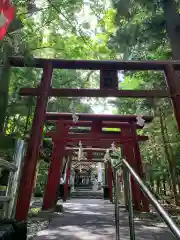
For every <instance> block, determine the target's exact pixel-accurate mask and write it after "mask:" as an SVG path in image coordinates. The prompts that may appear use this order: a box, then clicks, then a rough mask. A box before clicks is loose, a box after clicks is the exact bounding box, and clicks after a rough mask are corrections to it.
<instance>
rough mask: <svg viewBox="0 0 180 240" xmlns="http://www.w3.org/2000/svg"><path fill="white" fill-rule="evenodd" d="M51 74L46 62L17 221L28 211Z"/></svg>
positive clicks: (23, 174)
mask: <svg viewBox="0 0 180 240" xmlns="http://www.w3.org/2000/svg"><path fill="white" fill-rule="evenodd" d="M52 72H53V68H52V65H51V63H50V62H48V60H47V62H45V64H44V68H43V76H42V80H41V83H40V87H39V97H37V103H36V109H35V113H34V119H33V123H32V129H31V135H30V139H29V142H28V147H27V152H26V156H25V160H24V166H23V170H22V175H21V180H20V186H19V195H18V199H17V205H16V216H15V218H16V219H17V220H25V221H26V220H27V216H28V210H29V205H30V200H31V195H32V191H33V183H34V177H35V173H36V164H37V160H38V155H39V147H40V143H41V137H42V131H43V126H44V119H45V114H46V105H47V101H48V94H49V91H50V87H51V78H52Z"/></svg>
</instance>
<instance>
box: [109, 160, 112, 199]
mask: <svg viewBox="0 0 180 240" xmlns="http://www.w3.org/2000/svg"><path fill="white" fill-rule="evenodd" d="M112 176H113V173H112V167H111V163H110V162H108V191H109V200H110V201H111V202H113V191H112V187H113V185H112V180H113V179H112Z"/></svg>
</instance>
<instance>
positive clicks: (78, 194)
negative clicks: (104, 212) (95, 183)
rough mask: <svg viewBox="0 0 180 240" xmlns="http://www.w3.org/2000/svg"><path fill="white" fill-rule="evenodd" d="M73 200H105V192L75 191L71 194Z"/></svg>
mask: <svg viewBox="0 0 180 240" xmlns="http://www.w3.org/2000/svg"><path fill="white" fill-rule="evenodd" d="M71 198H86V199H103V192H93V191H87V190H86V191H82V190H81V191H74V192H72V193H71Z"/></svg>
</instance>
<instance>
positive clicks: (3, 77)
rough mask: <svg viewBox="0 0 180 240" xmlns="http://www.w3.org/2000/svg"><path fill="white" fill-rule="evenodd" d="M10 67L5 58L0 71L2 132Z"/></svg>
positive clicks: (0, 125) (0, 127)
mask: <svg viewBox="0 0 180 240" xmlns="http://www.w3.org/2000/svg"><path fill="white" fill-rule="evenodd" d="M10 68H11V67H10V65H9V62H8V60H6V62H5V63H4V66H3V67H2V69H1V72H0V113H1V114H0V132H3V128H4V122H5V117H6V110H7V106H8V91H9V83H10Z"/></svg>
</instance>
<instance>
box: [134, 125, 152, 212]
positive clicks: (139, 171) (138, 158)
mask: <svg viewBox="0 0 180 240" xmlns="http://www.w3.org/2000/svg"><path fill="white" fill-rule="evenodd" d="M131 132H132V135H133V136H135V139H137V132H136V126H135V124H132V125H131ZM133 149H134V160H135V164H136V168H135V169H136V172H137V174H138V175H139V177H140V178H141V179H143V178H144V173H143V167H142V158H141V152H140V148H139V143H138V141H134V142H133ZM141 201H142V211H143V212H149V211H150V209H149V201H148V199H147V198H146V196H145V195H144V193H143V192H142V191H141Z"/></svg>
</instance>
